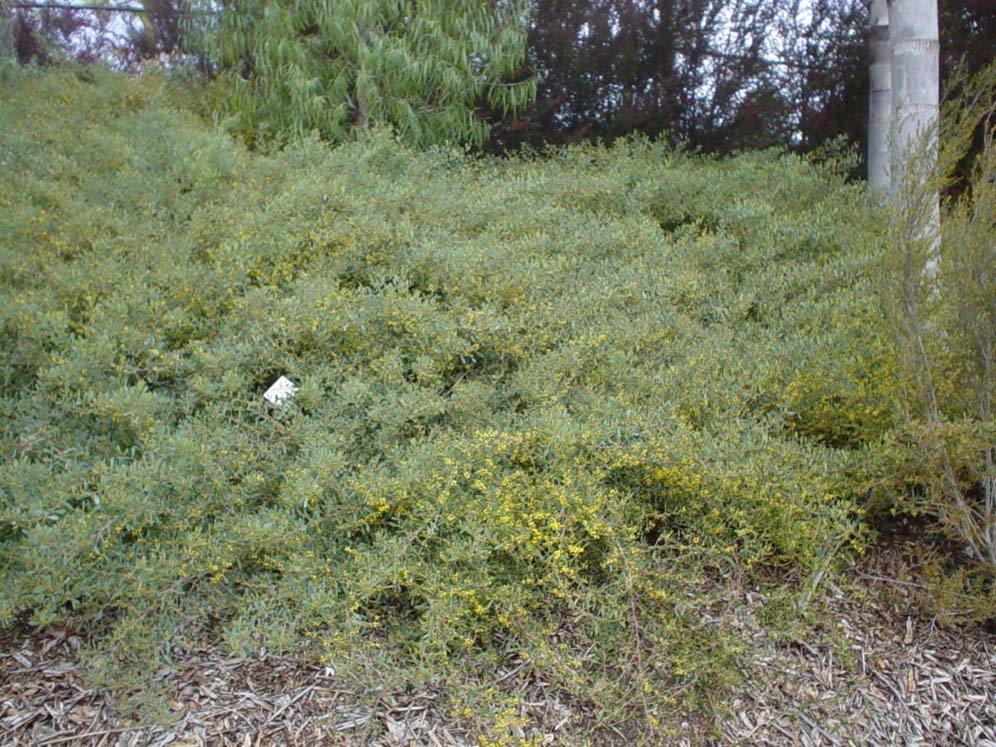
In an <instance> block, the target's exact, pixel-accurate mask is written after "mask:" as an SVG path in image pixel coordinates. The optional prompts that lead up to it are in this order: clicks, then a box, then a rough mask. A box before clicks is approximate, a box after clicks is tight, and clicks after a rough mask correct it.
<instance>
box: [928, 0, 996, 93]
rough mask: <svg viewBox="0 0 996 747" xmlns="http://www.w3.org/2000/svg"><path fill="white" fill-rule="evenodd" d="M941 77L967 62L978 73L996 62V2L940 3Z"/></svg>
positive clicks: (951, 0)
mask: <svg viewBox="0 0 996 747" xmlns="http://www.w3.org/2000/svg"><path fill="white" fill-rule="evenodd" d="M937 9H938V15H939V21H940V36H941V75H942V77H946V76H948V75H950V74H951V73H952V72H953V71H954V69H955V68H956V67H957V65H958V64H959V62H962V61H964V63H965V65H966V66H967V70H968V72H970V73H977V72H979V71H980V70H982V69H983V68H984V67H986V66H987V65H988V64H990V63H991V62H992V61H993V60H994V59H996V0H938V8H937Z"/></svg>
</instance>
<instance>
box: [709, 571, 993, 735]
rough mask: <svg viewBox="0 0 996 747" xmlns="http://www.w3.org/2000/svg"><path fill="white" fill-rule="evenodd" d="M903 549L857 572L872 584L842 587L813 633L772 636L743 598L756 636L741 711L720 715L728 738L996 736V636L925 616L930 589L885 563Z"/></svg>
mask: <svg viewBox="0 0 996 747" xmlns="http://www.w3.org/2000/svg"><path fill="white" fill-rule="evenodd" d="M894 560H895V558H894V557H892V558H888V559H885V558H877V559H873V560H872V561H871V562H870V563H869V564H867V565H870V566H871V568H870V569H869V568H868V567H865V568H864V569H862V570H860V571H857V572H856V573H855V574H854V578H855V581H856V582H857V584H858V590H861V588H862V587H863V588H864V589H865V590H866V592H867V593H865V594H858V595H856V594H854V593H853V590H852V593H849V594H845V593H844V592H842V591H841V590H840V589H838V588H836V587H833V597H834V598H833V599H832V600H831V601H830V602H829V609H828V613H829V614H828V615H827V617H826V623H825V625H824V635H823V636H819V635H818V634H814V635H813V636H812V639H813V640H810V641H798V642H796V643H794V644H783V645H778V644H771V643H766V642H765V638H766V634H765V632H764V631H763V630H761V629H759V628H758V626H757V625H756V622H755V621H754V619H753V614H752V611H751V607H750V605H745V606H744V607H743V608H742V610H741V612H742V614H741V621H740V624H741V625H742V626H743V627H744V628H745V629H749V630H751V631H752V633H753V636H754V638H755V641H756V645H755V646H754V647H753V656H752V657H751V658H752V661H751V662H750V664H749V665H748V666H749V672H748V673H747V675H748V676H747V677H746V678H745V681H746V683H747V684H746V686H744V687H742V688H740V690H739V692H738V693H737V696H736V698H735V699H734V700H733V702H732V709H731V710H732V712H733V714H734V715H733V717H732V718H727V719H726V720H725V723H723V724H721V725H720V729H721V731H722V733H723V736H724V737H725V741H727V742H728V743H730V744H750V745H804V746H806V747H808V746H809V745H813V746H814V747H815V746H817V745H866V744H874V745H966V746H971V747H996V635H993V634H992V633H987V632H986V631H985V630H983V629H981V628H980V627H977V626H976V627H968V628H965V629H962V630H957V629H945V628H942V627H941V626H939V625H937V624H936V623H935V622H934V621H933V620H931V619H929V618H926V617H923V616H922V604H920V605H918V604H916V603H914V602H913V598H914V597H915V596H917V594H921V595H922V593H923V592H924V588H923V587H922V586H921V585H920V584H919V583H917V582H916V581H910V580H907V578H908V577H907V575H906V574H904V573H898V572H896V571H894V570H892V569H888V568H887V569H885V570H882V568H881V566H882V565H883V562H886V563H887V564H888V563H892V562H894ZM897 576H898V577H897ZM862 597H863V598H862ZM753 601H754V602H755V604H756V603H757V600H753ZM918 610H919V611H920V612H921V614H919V615H918V614H917V612H918ZM831 630H835V633H834V634H833V635H827V634H826V633H827V632H828V631H831Z"/></svg>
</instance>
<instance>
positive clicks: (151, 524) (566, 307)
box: [0, 70, 895, 739]
mask: <svg viewBox="0 0 996 747" xmlns="http://www.w3.org/2000/svg"><path fill="white" fill-rule="evenodd" d="M95 77H96V82H95V83H94V84H92V85H87V84H83V83H81V82H79V81H77V80H76V79H75V77H74V76H73V75H72V74H70V73H67V72H61V71H53V72H49V73H45V74H42V73H39V72H36V71H31V70H26V71H19V72H17V73H16V74H15V75H14V76H13V78H12V83H11V85H10V86H9V87H8V88H7V89H5V91H4V92H3V93H2V94H0V96H2V97H3V100H2V102H0V103H2V107H0V128H2V130H3V131H4V132H5V133H9V136H8V137H7V139H6V140H5V144H4V146H3V148H4V151H3V153H4V160H5V161H6V162H7V163H16V164H17V168H15V169H9V170H8V171H6V173H5V176H4V179H3V180H2V181H0V205H2V208H3V209H2V210H0V227H2V228H0V230H2V232H3V235H5V236H6V237H7V240H6V241H5V242H3V244H2V246H0V293H2V298H0V315H2V316H0V351H2V352H0V370H2V372H3V377H4V386H3V392H2V395H0V408H2V412H3V417H2V418H0V424H2V425H0V428H2V430H0V453H2V455H3V466H2V467H0V568H2V571H3V574H4V577H5V579H6V583H5V584H4V586H3V588H2V589H0V622H11V621H13V620H14V619H15V618H16V617H17V616H18V615H21V614H27V615H29V619H30V621H31V623H32V624H34V625H39V626H45V625H71V626H75V627H76V628H78V629H82V630H86V631H88V632H90V633H91V635H92V639H91V640H92V643H91V645H90V647H89V648H88V649H87V651H88V656H89V657H90V661H91V664H92V666H91V670H90V671H91V672H92V674H93V677H94V678H95V680H96V681H102V682H104V683H107V684H111V685H113V686H114V687H116V688H117V689H119V690H124V689H127V688H128V687H129V686H130V685H134V684H136V683H138V682H140V681H141V676H142V672H145V671H149V670H148V667H147V664H146V662H147V661H148V658H149V657H156V656H158V657H161V658H164V659H168V658H169V657H170V655H171V652H173V651H175V650H176V649H178V648H183V647H185V646H191V645H194V644H195V643H196V642H197V641H199V640H201V639H202V637H203V636H206V635H209V634H210V635H212V636H217V637H220V639H221V640H222V641H223V642H224V644H225V645H226V646H228V647H230V648H231V649H232V650H234V651H249V650H253V649H255V648H257V647H259V646H261V645H265V646H268V647H269V648H270V649H272V650H281V651H287V650H299V649H300V650H303V651H305V652H306V653H308V654H309V655H312V656H315V657H319V658H322V659H324V660H326V661H328V662H330V663H332V664H333V665H335V666H336V667H342V668H345V669H347V670H348V669H350V668H351V667H353V665H356V667H355V668H357V669H359V668H362V667H361V666H360V665H359V664H357V662H367V664H365V665H363V666H365V667H367V670H369V668H370V666H373V668H374V669H375V670H376V671H377V672H379V673H380V674H379V675H378V676H384V675H383V672H385V671H391V672H395V673H398V674H396V676H398V677H401V678H403V679H404V680H405V681H408V682H422V681H427V680H429V679H433V680H434V681H436V682H439V681H442V682H448V683H450V685H451V687H450V690H449V691H448V692H449V693H451V695H452V697H453V708H454V713H456V714H457V715H460V714H462V717H464V718H467V719H468V720H470V721H471V722H473V723H475V724H476V726H475V728H477V729H479V730H480V731H481V733H482V734H491V735H492V736H495V738H496V739H497V738H499V737H500V736H501V734H504V733H505V732H504V731H502V730H503V729H505V727H506V726H508V724H507V723H506V722H505V721H503V720H502V719H503V718H504V716H502V717H501V718H499V715H500V714H501V713H503V709H505V708H506V707H507V705H508V703H507V701H508V698H509V697H510V696H509V695H508V694H507V693H504V692H503V691H502V690H501V689H500V688H498V689H495V688H491V689H488V684H487V683H489V682H492V681H493V680H494V672H495V668H496V667H497V666H498V665H500V664H501V663H503V662H508V661H509V660H518V661H528V662H530V663H531V666H532V667H534V668H535V671H536V672H537V675H538V676H542V677H543V678H546V679H548V681H549V682H551V683H554V684H555V686H556V687H558V688H560V689H561V690H562V691H563V692H565V693H567V694H570V695H571V696H573V697H575V698H578V699H579V700H580V701H581V702H585V703H589V704H591V708H592V709H593V710H594V712H595V713H597V714H598V719H600V720H601V721H602V722H604V723H608V724H611V725H613V726H616V727H617V728H626V729H627V730H628V731H627V733H630V734H633V735H635V736H634V738H637V737H638V736H639V735H643V737H646V738H650V737H651V736H652V735H654V734H657V735H658V736H659V734H660V730H661V729H664V728H666V726H667V724H668V722H669V719H671V718H672V715H673V714H674V713H678V712H680V708H677V707H676V706H679V705H680V706H681V707H685V708H699V707H702V701H700V700H698V698H699V697H700V696H702V695H703V694H705V693H707V692H710V691H711V690H712V689H714V688H720V687H722V686H724V685H725V684H726V683H729V682H730V681H731V679H732V678H733V677H734V676H735V671H736V666H735V662H736V658H737V655H738V651H740V650H741V649H742V647H743V646H746V645H749V640H748V638H745V636H746V634H745V633H743V632H741V631H740V630H738V629H737V628H736V627H731V626H726V625H723V624H721V623H720V622H718V621H719V620H720V619H721V617H722V615H720V614H719V612H718V611H719V610H720V609H721V608H722V607H723V606H724V605H726V604H727V601H724V600H728V599H729V598H730V596H729V595H730V594H733V593H735V584H736V583H737V582H736V581H735V579H737V578H749V579H751V582H752V583H756V584H759V585H761V586H762V587H764V588H765V589H766V590H767V592H766V593H770V594H772V595H774V596H783V597H793V596H796V595H799V596H800V597H801V598H808V597H809V596H810V595H811V594H812V593H813V589H814V586H815V584H817V583H818V581H819V579H821V578H824V577H825V575H826V573H827V572H828V571H829V570H832V568H833V567H834V564H835V563H836V562H837V561H838V559H839V558H840V557H843V555H844V554H845V553H846V552H847V551H849V549H850V548H853V547H858V546H860V545H861V543H862V541H863V539H864V536H865V533H864V529H863V528H862V525H861V521H860V518H859V516H858V515H857V514H858V507H859V503H858V496H859V494H860V493H861V491H863V490H864V487H863V483H861V482H860V481H859V480H858V479H857V478H856V477H855V474H856V473H855V471H854V469H853V467H854V465H855V464H856V463H857V462H858V461H859V460H861V459H863V458H864V455H865V454H866V453H867V452H868V450H870V449H874V448H876V444H877V443H878V439H879V438H880V436H881V434H882V433H883V432H884V431H885V430H886V429H887V428H889V427H890V426H891V424H892V422H893V418H894V417H895V416H894V412H893V410H892V409H891V404H890V403H891V402H893V401H894V396H893V395H894V392H892V391H891V390H890V388H889V383H888V382H889V381H890V379H889V377H888V375H887V373H888V371H889V365H890V364H889V359H890V356H889V349H890V348H889V339H888V327H887V325H886V324H885V322H884V319H883V318H881V316H880V310H879V308H878V307H877V305H876V304H875V303H874V300H873V299H874V294H873V293H872V290H871V285H870V284H871V283H872V282H873V281H872V280H871V279H870V273H869V269H870V268H871V267H873V266H875V263H876V262H877V261H878V251H879V247H880V245H881V243H882V242H881V239H882V237H883V236H884V232H885V226H884V225H883V224H882V221H881V219H880V216H879V215H878V213H877V212H876V211H875V210H873V209H871V208H869V207H867V206H866V199H865V196H864V194H863V193H862V191H861V190H860V189H858V188H856V187H854V186H851V185H848V184H846V183H845V182H843V181H842V180H841V179H839V178H837V177H835V176H834V175H833V174H832V173H829V172H826V171H821V170H820V169H819V168H817V167H814V166H812V165H811V164H808V163H806V162H804V161H802V160H800V159H798V158H796V157H793V156H789V155H785V154H782V153H765V154H752V155H745V156H742V157H739V158H737V159H733V160H730V161H717V160H700V159H696V158H691V157H688V156H685V155H682V154H680V153H678V152H675V151H674V150H671V149H669V148H667V147H665V146H663V145H657V144H650V143H647V142H643V141H628V142H621V143H619V144H617V145H616V146H615V147H613V148H611V149H605V148H597V147H582V148H576V149H569V150H565V151H562V152H555V153H550V154H546V155H544V156H543V157H521V158H512V159H506V160H503V161H497V160H487V159H465V158H464V157H463V156H462V155H461V154H459V153H456V152H453V151H449V150H435V151H428V152H416V151H413V150H409V149H406V148H403V147H401V146H399V145H397V144H396V143H395V142H394V141H393V139H392V138H391V137H390V136H389V135H387V134H386V133H375V134H374V135H372V136H371V137H370V138H368V139H366V140H364V141H363V142H358V143H354V144H349V145H345V146H342V147H339V148H336V149H329V148H327V147H326V146H324V145H321V144H319V143H317V142H314V141H309V142H305V143H302V144H301V145H299V146H297V147H293V148H288V149H286V150H284V151H282V152H281V153H279V154H271V155H263V154H252V153H249V152H248V151H246V150H245V148H244V147H243V146H241V145H240V144H238V143H237V142H236V141H234V140H232V139H231V138H229V137H227V136H226V135H224V134H223V133H221V132H219V131H217V130H214V129H212V128H210V127H208V126H206V125H204V124H203V123H202V122H201V121H200V120H198V119H197V117H195V116H193V115H192V114H190V113H189V112H187V111H185V110H183V109H182V108H180V107H178V106H177V101H178V99H177V97H176V96H175V94H174V93H172V92H171V89H170V87H169V85H168V84H167V83H164V82H162V81H159V80H157V79H156V78H155V77H152V76H147V77H144V78H140V79H125V78H121V77H116V76H113V75H111V74H109V73H97V74H95ZM14 112H17V114H16V115H15V114H14ZM675 205H676V206H678V207H674V206H675ZM668 214H675V215H679V214H680V215H681V216H687V219H686V217H683V218H682V220H680V221H678V222H675V223H673V224H667V221H662V216H665V215H668ZM662 224H665V225H664V227H663V228H662ZM278 375H287V376H289V377H290V378H291V379H292V380H294V381H295V382H297V383H298V384H299V385H300V391H299V392H298V394H297V395H296V396H295V397H294V399H293V400H292V401H291V402H290V403H289V404H288V405H287V406H285V407H281V408H276V409H274V408H269V407H267V406H265V405H264V403H263V401H262V398H261V395H262V393H263V391H264V390H265V389H266V387H267V386H268V385H269V384H270V383H271V382H272V381H273V380H274V379H275V378H276V377H277V376H278ZM786 581H787V582H788V584H789V585H788V587H785V588H786V589H787V590H785V591H779V589H781V588H783V587H782V584H784V583H785V582H786ZM710 621H713V622H710ZM369 662H374V665H370V664H369ZM129 683H130V684H129ZM143 684H145V685H148V683H143ZM595 693H597V695H595ZM462 709H470V710H462ZM502 724H504V725H502Z"/></svg>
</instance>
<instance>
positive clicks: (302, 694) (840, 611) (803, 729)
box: [0, 567, 996, 747]
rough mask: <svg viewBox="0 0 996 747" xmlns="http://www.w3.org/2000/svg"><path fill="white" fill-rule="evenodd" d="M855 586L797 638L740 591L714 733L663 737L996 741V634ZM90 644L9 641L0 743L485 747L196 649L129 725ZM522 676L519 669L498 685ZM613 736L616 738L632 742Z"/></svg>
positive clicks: (319, 682) (543, 723)
mask: <svg viewBox="0 0 996 747" xmlns="http://www.w3.org/2000/svg"><path fill="white" fill-rule="evenodd" d="M856 577H857V579H858V582H859V583H860V584H864V585H865V586H866V588H867V590H868V593H867V594H865V595H861V594H858V595H855V594H854V593H848V594H844V593H843V592H840V591H839V590H838V591H836V592H835V598H834V599H832V600H831V601H830V602H829V605H830V608H829V612H830V616H829V617H828V619H827V623H826V625H825V626H824V630H823V631H814V632H813V633H812V635H810V636H809V637H808V640H803V641H796V642H794V643H784V642H778V641H775V640H773V639H771V638H770V637H769V635H768V632H767V631H765V630H764V629H763V626H761V625H760V624H759V623H758V622H757V617H758V615H757V614H756V613H757V612H759V607H760V606H761V605H763V604H764V599H763V598H762V597H760V596H759V595H756V594H755V595H752V594H750V593H745V594H744V599H743V604H741V605H740V607H739V610H738V612H737V621H736V623H735V624H736V625H739V626H740V627H741V629H742V633H743V634H744V636H745V638H748V639H750V640H751V641H752V642H753V644H752V645H751V646H750V647H749V648H750V653H749V654H748V655H747V656H746V657H745V664H744V666H745V671H744V675H745V677H744V683H745V684H744V685H743V686H742V687H740V688H739V689H738V690H737V692H736V693H735V694H734V697H733V698H732V699H731V700H728V701H727V705H728V710H727V711H726V715H725V717H724V718H723V719H722V721H721V722H720V723H717V724H716V728H715V732H714V733H716V734H718V735H719V736H717V737H713V738H711V739H709V738H707V737H705V736H704V732H702V733H701V735H700V736H697V737H695V736H690V734H689V732H686V733H685V734H679V735H673V734H672V737H671V738H670V740H665V742H664V743H667V744H682V745H685V744H699V743H712V744H731V745H732V744H736V745H761V746H764V745H803V746H804V747H808V746H810V745H812V746H813V747H816V746H821V745H865V744H876V745H972V746H973V747H975V746H978V747H996V635H994V634H992V633H987V632H985V631H984V630H982V629H980V628H972V629H967V630H963V631H955V630H946V629H943V628H941V627H940V626H938V625H934V624H932V622H931V621H930V620H929V619H926V618H923V617H918V616H917V615H916V614H915V612H913V611H912V607H911V608H910V609H909V610H907V609H904V608H903V605H902V604H901V603H900V604H897V603H896V601H895V594H894V593H893V592H896V591H898V592H899V593H900V595H901V594H902V592H903V591H904V590H913V587H916V583H915V582H909V581H904V580H902V579H897V578H894V577H893V576H892V575H889V574H888V573H886V572H882V571H881V570H880V569H878V568H876V569H874V570H872V571H869V569H868V568H867V567H866V568H864V569H863V570H861V571H858V572H856ZM883 590H887V591H888V592H889V594H883V593H882V592H883ZM883 600H885V601H883ZM80 645H81V643H80V640H79V639H78V638H77V637H75V636H73V635H69V634H66V633H50V634H48V635H47V636H40V635H38V634H37V633H35V634H31V633H29V632H26V631H22V632H19V633H16V632H11V631H7V632H6V633H5V634H4V637H3V638H0V747H8V746H10V747H13V746H14V745H17V746H21V745H25V746H26V745H32V747H34V746H37V747H50V746H51V747H74V746H78V747H139V746H140V747H168V746H170V747H195V746H197V747H200V746H202V745H203V746H205V747H206V746H208V745H210V746H212V747H214V746H217V747H256V746H269V745H273V746H274V747H278V746H281V745H287V746H293V747H297V746H298V745H300V746H301V747H304V746H305V745H308V746H311V745H367V744H370V745H379V746H381V747H394V746H396V745H426V746H427V747H465V746H469V745H476V744H477V740H476V738H475V736H474V735H473V734H472V733H470V732H469V730H468V727H467V725H461V724H460V723H458V722H454V720H453V719H452V718H451V717H449V716H448V715H447V710H446V707H445V703H444V698H443V696H442V695H441V694H440V693H435V692H432V691H420V692H408V693H404V694H397V693H393V694H392V693H388V692H380V693H373V694H371V693H370V692H360V691H358V690H355V689H350V687H349V686H348V685H347V684H346V683H345V682H344V680H343V678H342V677H341V676H337V674H336V673H335V672H333V671H332V670H331V669H323V668H321V667H316V666H310V665H306V664H302V663H300V662H298V661H295V660H293V659H288V658H281V657H276V656H272V655H267V654H266V652H261V653H260V655H257V656H254V657H250V658H242V659H233V658H225V657H223V656H221V655H219V654H217V653H214V652H210V651H209V652H201V653H198V654H195V655H190V656H189V657H187V658H186V659H184V660H182V661H180V662H178V663H177V664H176V665H175V668H164V669H162V670H160V671H159V672H157V673H156V675H155V676H156V678H157V679H158V681H159V682H161V683H163V684H165V685H167V687H168V690H169V692H170V696H169V698H168V700H167V705H168V707H169V708H170V709H171V711H172V712H173V714H174V716H175V717H176V718H175V722H173V725H172V726H171V727H168V728H165V727H161V726H151V725H148V724H132V723H128V722H125V721H122V720H121V719H120V717H119V715H117V712H116V711H115V709H114V707H113V704H112V703H111V702H110V701H109V699H108V697H107V696H106V695H105V694H104V693H102V692H101V691H98V690H96V689H94V688H90V687H87V686H86V685H85V684H84V678H83V673H82V670H81V668H80V667H79V665H78V664H77V663H76V659H77V657H76V654H77V651H78V649H79V648H80ZM518 675H519V673H518V672H517V671H516V670H515V669H510V670H509V671H508V672H506V673H504V674H503V675H502V679H506V678H507V681H506V682H503V683H501V686H503V687H505V686H508V685H509V683H511V682H514V680H515V679H516V677H517V676H518ZM522 694H523V702H524V708H526V707H527V706H528V708H526V712H527V715H529V717H530V723H531V724H532V726H533V727H535V728H531V729H529V731H528V732H527V733H525V734H523V735H522V736H523V737H525V738H526V740H528V742H529V743H530V744H532V743H536V744H547V745H554V744H557V745H570V744H572V741H571V734H572V728H571V727H572V726H578V725H579V724H577V723H576V722H577V721H578V719H583V718H584V714H582V713H579V712H578V710H577V709H576V708H575V704H567V703H561V702H560V701H557V700H556V698H555V696H553V695H551V694H549V693H546V694H544V693H542V692H536V690H535V688H534V689H533V690H532V691H531V692H528V693H527V691H526V690H525V689H523V690H522ZM526 701H532V702H526ZM572 708H574V711H573V713H572ZM574 733H575V734H577V733H578V732H574ZM619 737H620V738H619V739H616V740H612V739H610V740H609V741H610V742H611V741H615V742H616V743H617V744H625V743H626V742H625V741H624V737H623V735H622V734H619Z"/></svg>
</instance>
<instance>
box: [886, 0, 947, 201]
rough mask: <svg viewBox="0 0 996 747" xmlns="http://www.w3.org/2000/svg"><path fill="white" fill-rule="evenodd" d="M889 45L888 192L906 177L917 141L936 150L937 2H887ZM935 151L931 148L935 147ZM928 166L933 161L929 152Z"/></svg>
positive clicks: (898, 186) (937, 98) (938, 44)
mask: <svg viewBox="0 0 996 747" xmlns="http://www.w3.org/2000/svg"><path fill="white" fill-rule="evenodd" d="M888 21H889V39H890V43H891V46H892V54H891V60H892V65H891V76H892V104H893V105H892V142H891V143H890V146H891V149H892V166H893V168H892V174H891V177H892V193H893V194H894V195H895V194H897V192H898V189H899V188H900V187H901V186H902V183H903V180H904V179H905V178H906V177H907V176H908V173H907V172H908V171H909V168H908V164H909V162H910V158H912V157H914V156H915V151H916V148H917V146H918V145H927V146H928V147H929V148H931V149H936V147H937V143H936V134H937V124H938V122H937V117H938V109H939V101H940V80H939V77H940V72H939V64H940V63H939V59H940V41H939V39H938V30H937V0H889V3H888ZM935 152H936V150H935ZM928 161H930V166H931V167H932V166H933V162H932V161H933V159H932V158H930V154H928Z"/></svg>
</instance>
